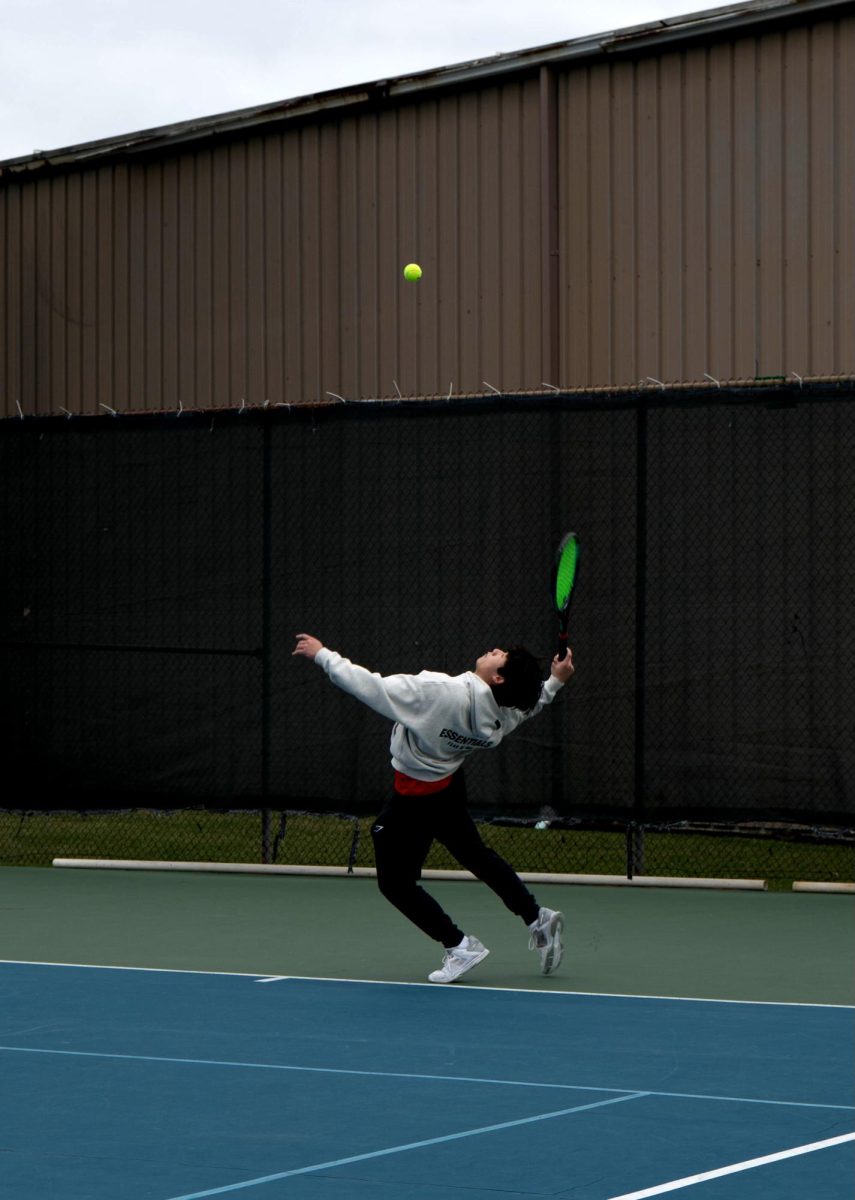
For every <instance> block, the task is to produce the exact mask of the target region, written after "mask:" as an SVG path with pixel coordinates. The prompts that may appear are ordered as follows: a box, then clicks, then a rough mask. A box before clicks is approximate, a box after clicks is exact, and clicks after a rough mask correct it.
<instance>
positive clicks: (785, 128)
mask: <svg viewBox="0 0 855 1200" xmlns="http://www.w3.org/2000/svg"><path fill="white" fill-rule="evenodd" d="M559 111H560V113H561V115H562V120H563V122H564V125H563V137H564V141H563V154H562V183H561V194H562V200H563V203H562V215H563V222H562V245H561V262H562V284H563V291H562V296H563V302H564V308H563V311H562V329H563V332H564V337H563V340H562V362H561V375H562V382H565V381H566V382H568V383H573V384H583V385H584V384H601V383H624V382H629V383H633V382H636V381H638V380H641V379H646V378H647V377H654V378H656V379H660V380H666V381H676V380H700V379H702V378H703V376H704V374H705V373H707V374H709V375H712V376H714V377H715V378H718V379H745V378H751V377H753V376H755V375H779V374H790V373H792V372H796V373H798V374H799V375H803V376H806V375H810V374H838V373H840V374H843V373H851V372H853V371H855V18H852V19H848V20H845V21H841V22H837V23H835V22H832V21H826V22H821V23H818V24H816V25H815V26H814V27H813V28H799V29H795V30H791V31H789V32H787V33H768V34H765V35H764V36H763V37H758V38H756V39H755V38H742V39H739V40H737V41H734V42H728V43H724V44H719V45H714V46H710V47H703V46H701V47H697V48H693V49H688V50H686V51H684V52H676V53H669V54H663V55H658V56H650V57H649V58H646V59H643V60H640V61H638V62H636V63H615V64H608V63H605V64H596V65H592V66H591V67H590V68H588V69H586V70H577V71H573V72H571V73H570V74H568V75H566V76H565V77H564V78H563V79H562V81H561V100H560V103H559Z"/></svg>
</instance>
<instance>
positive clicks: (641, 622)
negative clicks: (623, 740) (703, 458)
mask: <svg viewBox="0 0 855 1200" xmlns="http://www.w3.org/2000/svg"><path fill="white" fill-rule="evenodd" d="M646 626H647V401H646V400H645V398H644V397H643V396H640V397H639V399H638V404H637V407H636V410H635V685H634V731H633V742H634V750H633V796H632V819H631V821H630V824H629V827H628V829H627V863H626V874H627V879H632V876H633V873H636V874H642V873H643V871H644V861H643V853H640V848H641V844H642V843H641V842H640V840H639V827H640V825H641V823H642V821H643V819H644V790H645V780H644V776H645V761H644V749H645V747H644V740H645V718H646V687H645V666H646V657H647V653H646V632H647V628H646Z"/></svg>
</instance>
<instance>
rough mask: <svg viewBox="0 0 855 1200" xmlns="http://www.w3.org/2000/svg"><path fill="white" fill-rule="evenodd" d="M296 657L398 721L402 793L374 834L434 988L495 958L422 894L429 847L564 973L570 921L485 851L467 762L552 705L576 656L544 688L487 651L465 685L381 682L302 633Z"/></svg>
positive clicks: (389, 890)
mask: <svg viewBox="0 0 855 1200" xmlns="http://www.w3.org/2000/svg"><path fill="white" fill-rule="evenodd" d="M293 653H294V654H295V655H298V656H301V657H303V658H308V659H310V660H312V661H314V662H315V663H316V664H317V665H318V666H319V667H320V668H321V669H322V670H323V671H324V672H325V673H326V675H327V676H328V677H329V678H330V680H331V681H332V682H333V683H334V684H336V685H337V686H338V687H340V688H341V689H342V690H343V691H345V692H348V693H349V694H350V695H351V696H354V697H356V699H357V700H361V701H362V702H363V703H364V704H367V705H368V706H369V708H372V709H374V711H375V712H378V713H380V714H381V715H382V716H384V717H388V718H389V719H390V720H392V721H394V722H395V724H394V728H393V729H392V741H391V751H392V766H393V768H394V771H395V781H394V791H393V793H392V796H391V797H390V799H389V800H388V801H387V803H386V804H385V805H384V807H383V809H382V810H381V812H380V813H379V814H378V816H377V820H376V821H375V823H374V826H373V828H372V830H371V835H372V838H373V841H374V852H375V863H376V866H377V883H378V885H379V888H380V891H381V892H382V894H383V895H384V896H385V897H386V899H387V900H389V901H390V902H391V903H392V904H394V905H395V907H396V908H397V909H399V910H400V911H401V912H402V913H403V914H404V916H405V917H408V918H409V920H411V921H412V922H413V923H414V924H415V925H417V926H418V927H419V929H421V930H422V931H423V932H424V933H426V934H427V936H428V937H430V938H433V940H434V941H436V942H439V943H440V944H441V945H442V946H443V948H444V950H445V954H444V957H443V961H442V966H441V967H440V968H439V969H438V970H436V971H432V972H431V973H430V975H429V976H428V979H429V980H430V981H431V982H432V983H453V982H454V980H455V979H459V978H460V976H461V975H463V974H465V973H466V972H467V971H469V970H471V969H472V967H474V966H476V965H477V964H478V963H479V962H481V961H482V960H483V959H484V958H486V957H487V955H488V954H489V950H488V949H487V947H486V946H484V945H483V944H482V943H481V942H480V941H479V940H478V939H477V938H476V937H473V936H472V935H467V934H464V932H463V930H462V929H460V928H459V927H458V926H457V925H455V923H454V921H453V920H452V919H451V917H449V916H448V914H447V913H446V912H444V911H443V909H442V908H441V906H440V905H439V904H438V903H437V901H436V900H435V899H434V898H433V896H431V895H430V894H429V893H428V892H426V891H425V890H424V889H423V888H422V887H420V885H419V879H420V878H421V869H422V866H423V865H424V862H425V859H426V858H427V855H428V851H429V850H430V846H431V843H432V842H433V841H434V840H436V841H439V842H441V843H442V845H443V846H445V847H446V848H447V849H448V850H449V851H450V853H451V854H452V855H453V856H454V857H455V858H456V859H457V861H458V862H459V863H460V864H461V865H462V866H463V867H465V868H466V870H468V871H471V872H472V874H473V875H475V876H476V877H477V878H478V879H481V880H482V881H483V882H484V883H486V884H487V886H488V887H490V888H492V889H493V891H494V892H495V893H496V895H497V896H498V897H499V898H500V899H501V900H502V901H503V903H504V904H505V905H506V907H507V908H509V909H510V911H511V912H512V913H514V914H516V916H518V917H520V918H521V919H522V920H523V922H524V923H525V925H526V926H527V927H528V930H529V935H530V936H529V948H530V949H531V950H536V951H537V952H538V953H539V955H540V970H541V972H542V974H544V975H549V974H551V973H552V972H553V971H554V970H555V969H556V968H557V966H558V964H559V963H560V962H561V955H562V952H563V946H562V933H563V929H564V917H563V915H562V914H561V913H560V912H555V911H553V910H552V909H549V908H541V907H540V906H539V905H538V903H537V901H536V900H535V898H534V896H533V895H532V894H531V892H530V891H529V890H528V888H527V887H526V886H525V884H524V883H523V882H522V880H521V879H520V877H519V876H518V875H517V873H516V872H515V871H514V869H513V868H512V867H511V866H510V864H509V863H507V862H505V860H504V859H503V858H501V857H500V856H499V855H498V854H496V852H495V851H494V850H491V849H490V848H489V847H488V846H485V844H484V842H483V841H482V840H481V836H480V834H479V833H478V830H477V828H476V826H475V822H474V821H473V820H472V818H471V817H470V815H469V813H468V812H467V809H466V785H465V782H464V778H463V770H462V767H463V763H464V761H465V759H466V758H467V757H468V755H469V754H471V753H473V751H475V750H492V749H493V748H494V747H496V746H498V744H499V743H500V742H501V741H502V739H503V738H504V737H506V736H507V734H509V733H512V732H513V731H514V730H515V729H516V728H517V727H518V726H519V725H520V724H521V723H522V722H523V721H525V720H526V719H527V718H528V717H533V716H535V714H536V713H539V712H540V711H541V709H543V708H544V707H545V706H546V705H547V704H551V703H552V701H553V700H554V699H555V697H556V695H557V694H558V692H559V690H560V689H561V688H562V687H563V686H564V684H565V683H567V681H568V680H569V679H570V676H571V675H572V674H573V672H574V667H573V654H572V652H571V651H569V650H568V652H567V656H566V657H565V658H564V659H563V660H559V659H558V658H557V657H556V658H554V659H553V661H552V668H551V672H550V675H549V678H548V679H546V680H545V681H544V680H543V678H542V673H541V669H540V666H539V664H538V662H537V659H535V658H534V656H533V655H532V654H530V653H529V652H528V650H526V649H524V648H523V647H521V646H517V647H514V648H513V649H510V650H490V651H488V652H487V653H486V654H482V655H481V657H480V658H479V659H478V660H477V661H476V663H475V667H474V670H472V671H466V672H464V673H463V674H462V675H444V674H441V673H440V672H438V671H421V672H420V673H419V674H418V675H387V676H381V675H378V674H375V673H373V672H371V671H368V670H366V668H365V667H360V666H357V665H356V663H352V662H350V661H349V660H348V659H346V658H343V657H342V655H340V654H338V653H336V651H334V650H329V649H327V648H326V647H325V646H324V645H323V644H322V643H321V642H319V641H318V639H317V638H315V637H312V636H311V635H310V634H308V633H299V634H297V645H296V648H295V649H294V651H293Z"/></svg>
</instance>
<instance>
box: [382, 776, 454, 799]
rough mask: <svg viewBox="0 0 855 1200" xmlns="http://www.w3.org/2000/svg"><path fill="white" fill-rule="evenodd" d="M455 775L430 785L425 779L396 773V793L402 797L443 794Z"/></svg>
mask: <svg viewBox="0 0 855 1200" xmlns="http://www.w3.org/2000/svg"><path fill="white" fill-rule="evenodd" d="M452 778H453V775H446V776H445V778H444V779H437V780H436V781H435V782H434V783H428V782H427V780H425V779H413V778H412V777H411V776H410V775H405V774H404V772H403V771H396V772H395V791H396V792H397V793H398V795H400V796H429V795H430V794H431V793H432V792H442V791H444V790H445V788H447V787H448V785H449V784H450V783H451V780H452Z"/></svg>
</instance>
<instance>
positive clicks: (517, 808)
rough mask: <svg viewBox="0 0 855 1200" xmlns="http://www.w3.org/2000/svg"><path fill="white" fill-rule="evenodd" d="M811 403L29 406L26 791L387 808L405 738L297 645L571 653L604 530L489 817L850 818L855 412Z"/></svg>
mask: <svg viewBox="0 0 855 1200" xmlns="http://www.w3.org/2000/svg"><path fill="white" fill-rule="evenodd" d="M788 395H789V398H790V399H791V398H792V395H793V393H790V394H788ZM796 396H797V400H796V402H794V403H788V404H787V405H784V406H782V405H781V404H777V405H775V404H770V403H768V398H767V397H765V396H764V397H763V398H762V402H761V401H760V400H759V399H756V398H754V397H746V396H741V397H729V398H724V397H719V398H718V401H717V402H716V403H711V402H710V400H711V397H710V395H709V394H706V396H705V398H704V400H703V402H700V401H698V399H697V398H695V399H694V400H692V399H690V398H685V399H683V400H681V401H679V402H673V403H672V402H665V401H661V402H659V403H657V404H654V403H653V401H652V400H651V399H650V398H646V399H641V398H639V397H629V398H627V397H624V398H623V399H622V400H620V401H619V402H618V401H614V402H608V403H607V402H606V401H598V400H597V398H590V397H589V398H587V401H586V402H582V401H580V400H579V399H578V398H567V397H556V398H554V399H552V398H550V399H548V400H547V399H544V398H510V399H505V400H496V401H495V402H491V403H489V404H488V403H484V402H474V401H473V402H463V401H456V402H454V403H447V404H442V403H440V404H436V403H420V404H415V403H408V402H405V403H402V404H400V405H391V404H383V405H380V404H359V405H357V404H349V405H337V406H329V407H322V408H317V409H294V410H290V411H286V410H284V409H275V410H267V411H264V412H258V411H252V412H251V411H247V412H245V413H243V414H241V415H237V414H225V413H218V414H216V415H215V416H214V417H212V416H211V414H207V415H203V414H186V413H185V414H183V415H182V416H181V417H180V418H177V417H174V416H172V417H165V416H150V417H144V418H143V417H131V416H124V417H122V416H120V417H116V418H109V419H100V418H99V419H94V418H93V419H84V418H78V419H75V420H72V421H62V422H57V421H56V420H46V421H40V422H38V421H33V420H29V421H23V422H22V421H7V422H4V423H3V424H2V426H0V471H2V480H1V485H0V505H2V513H0V516H1V517H2V522H3V530H4V533H3V538H2V579H0V601H1V602H2V621H3V629H2V632H0V640H2V643H3V645H2V658H3V672H2V681H0V705H2V720H3V728H4V731H5V733H6V736H7V744H8V745H9V746H10V747H11V752H10V755H9V758H8V776H7V783H8V787H7V796H8V800H7V804H11V805H16V804H24V805H26V804H27V803H28V802H30V803H31V802H32V801H33V799H34V797H36V796H38V798H39V801H40V802H41V803H42V804H44V803H48V804H52V805H54V806H56V807H62V806H63V805H64V804H65V805H67V804H69V803H74V804H81V805H82V804H88V805H92V806H96V805H100V804H112V805H116V804H121V803H123V802H125V803H131V802H133V803H138V802H140V800H144V801H145V802H146V803H150V804H152V805H153V806H159V805H162V806H169V805H185V804H193V803H200V804H208V805H212V806H227V807H239V806H255V805H257V804H262V805H269V806H270V807H276V806H277V805H281V806H287V807H316V808H318V809H327V810H332V811H346V812H353V813H368V812H373V811H376V808H377V806H378V805H379V804H380V803H381V802H382V800H383V798H384V797H385V795H386V793H387V791H388V788H389V782H390V767H389V761H388V758H389V755H388V743H389V733H390V729H389V724H388V722H387V721H385V720H384V719H383V718H381V717H379V716H377V715H376V714H374V713H373V712H371V711H370V710H368V709H366V708H365V707H364V706H362V705H360V704H359V703H358V702H357V701H355V700H354V699H352V698H351V697H349V696H347V695H345V694H344V693H342V692H340V691H338V690H337V689H336V688H334V687H333V686H332V685H331V684H330V683H329V682H328V681H327V680H326V678H325V676H324V675H323V674H322V672H320V671H319V670H318V669H317V668H314V667H312V666H311V665H310V664H309V663H307V662H305V661H304V660H298V659H294V658H292V656H291V650H292V648H293V644H294V635H295V634H296V633H298V632H308V633H313V634H315V635H316V636H318V637H319V638H320V639H321V640H322V641H324V642H325V643H326V644H327V645H329V646H331V647H332V648H333V649H336V650H339V651H340V652H341V653H343V654H344V655H346V656H347V657H349V658H351V659H353V660H354V661H356V662H359V663H361V664H362V665H364V666H366V667H368V668H370V669H371V670H374V671H378V672H380V673H382V674H391V673H396V672H418V671H420V670H422V669H424V668H427V669H432V670H439V671H447V672H449V673H452V674H456V673H459V672H461V671H464V670H467V669H469V668H471V666H472V665H473V664H474V660H475V658H476V657H477V656H478V655H479V654H481V653H482V652H483V651H484V650H486V649H489V648H491V647H493V646H497V645H498V646H503V645H506V644H511V643H517V642H520V643H523V644H525V645H528V646H529V647H530V648H531V649H532V650H533V651H534V652H536V653H538V654H540V655H542V656H543V657H544V660H545V661H546V660H548V658H549V657H551V655H552V654H553V653H554V643H555V628H556V626H555V619H554V617H553V615H552V611H551V602H550V594H549V576H550V568H551V563H552V555H553V552H554V548H555V545H556V544H557V541H558V540H559V538H560V537H561V535H562V534H563V533H564V532H565V531H566V530H567V529H568V528H574V529H575V530H576V531H577V532H578V533H579V535H580V538H581V542H582V552H581V560H580V572H579V582H578V587H577V594H576V598H575V600H574V607H573V611H572V615H571V630H570V642H571V645H572V646H573V649H574V655H575V659H576V663H577V675H576V677H575V679H574V680H573V681H572V683H571V685H570V686H569V687H568V688H567V689H565V692H564V693H563V694H562V696H561V697H560V699H559V701H558V702H557V703H556V704H555V705H554V706H553V707H552V708H551V709H549V710H547V711H546V712H545V713H544V714H542V715H541V716H539V717H537V718H535V719H533V720H531V721H530V722H526V723H525V724H524V725H523V726H522V727H521V728H520V729H519V731H518V732H517V733H516V734H515V735H513V736H512V737H511V738H509V739H507V741H505V742H504V743H503V744H502V746H501V747H500V748H499V749H498V750H497V751H495V752H484V753H476V754H474V755H472V756H471V757H470V759H469V760H468V763H467V768H466V771H467V782H468V788H469V794H470V804H471V807H472V809H473V811H474V812H475V813H476V815H481V816H494V815H499V814H505V815H517V816H527V817H538V816H550V815H552V814H558V815H561V816H574V817H597V818H604V819H618V820H623V819H626V818H629V817H638V816H644V817H645V818H647V819H655V818H658V817H663V818H669V819H671V818H675V819H680V818H686V819H698V818H700V819H707V820H736V819H741V820H746V819H747V820H754V819H756V820H766V821H768V820H783V821H797V822H807V823H816V822H829V823H851V822H852V818H853V796H855V763H853V746H855V694H853V692H855V685H853V682H852V681H853V677H855V619H853V610H852V605H851V602H850V597H851V595H852V591H853V585H854V584H855V536H853V534H852V529H853V528H855V522H853V517H855V511H853V508H855V499H853V497H855V488H853V484H855V404H853V403H852V397H851V396H846V397H843V398H841V397H840V396H839V395H836V396H834V397H832V398H828V397H824V396H821V395H812V394H811V393H810V392H808V391H807V389H806V390H805V391H804V393H796ZM712 398H715V397H712Z"/></svg>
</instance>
